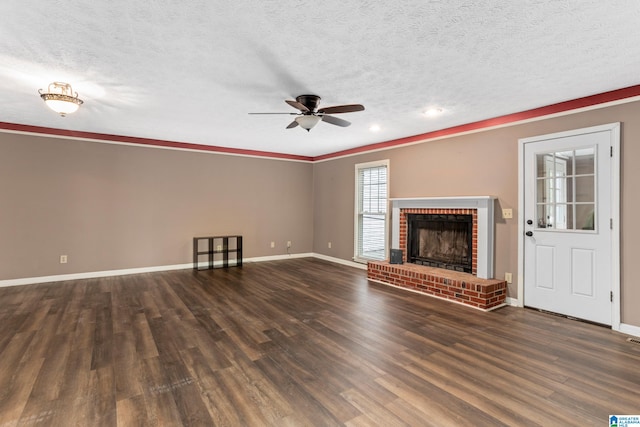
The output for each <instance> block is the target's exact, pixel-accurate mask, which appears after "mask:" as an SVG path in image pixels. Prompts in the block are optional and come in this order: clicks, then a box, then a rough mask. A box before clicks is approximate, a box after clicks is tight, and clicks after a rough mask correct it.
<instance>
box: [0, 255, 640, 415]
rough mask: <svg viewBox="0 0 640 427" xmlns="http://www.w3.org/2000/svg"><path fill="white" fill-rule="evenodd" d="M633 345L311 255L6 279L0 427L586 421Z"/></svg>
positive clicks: (638, 380)
mask: <svg viewBox="0 0 640 427" xmlns="http://www.w3.org/2000/svg"><path fill="white" fill-rule="evenodd" d="M638 366H640V346H638V345H637V344H633V343H629V342H627V341H626V336H624V335H623V334H620V333H617V332H613V331H611V330H610V329H607V328H603V327H600V326H596V325H592V324H588V323H582V322H577V321H574V320H569V319H565V318H562V317H558V316H554V315H551V314H548V313H541V312H538V311H535V310H525V309H519V308H514V307H504V308H501V309H498V310H495V311H493V312H490V313H484V312H480V311H478V310H474V309H471V308H468V307H464V306H460V305H457V304H452V303H449V302H447V301H442V300H437V299H433V298H429V297H428V296H424V295H418V294H413V293H410V292H406V291H403V290H400V289H396V288H393V287H390V286H385V285H380V284H377V283H373V282H368V281H367V279H366V272H364V271H363V270H360V269H354V268H351V267H348V266H343V265H339V264H333V263H329V262H326V261H322V260H318V259H312V258H305V259H288V260H281V261H272V262H262V263H247V264H245V265H244V266H243V267H241V268H230V269H218V270H209V271H201V272H196V271H193V270H191V269H188V270H177V271H167V272H159V273H145V274H139V275H129V276H118V277H104V278H95V279H87V280H77V281H65V282H60V283H51V284H36V285H27V286H19V287H7V288H0V426H2V427H4V426H13V425H25V426H28V425H47V426H54V427H56V426H67V425H77V426H89V425H90V426H97V427H102V426H127V427H128V426H131V425H134V426H136V425H139V426H186V425H206V426H211V425H213V426H232V427H236V426H249V427H251V426H261V427H262V426H344V425H348V426H371V425H384V426H385V427H386V426H403V425H407V426H453V425H456V426H458V425H463V426H465V425H467V426H474V427H475V426H501V425H509V426H515V425H517V426H545V427H546V426H553V425H569V426H591V425H594V426H595V425H604V424H605V423H606V422H607V417H608V415H609V414H615V413H618V414H634V413H637V412H638V410H639V408H640V406H639V404H638V402H640V370H639V369H638Z"/></svg>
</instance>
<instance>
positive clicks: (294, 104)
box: [284, 99, 310, 113]
mask: <svg viewBox="0 0 640 427" xmlns="http://www.w3.org/2000/svg"><path fill="white" fill-rule="evenodd" d="M284 102H286V103H287V104H289V105H291V106H292V107H293V108H297V109H298V110H300V111H302V112H303V113H306V112H307V111H310V110H309V109H308V108H307V107H306V106H305V105H304V104H301V103H299V102H298V101H292V100H290V99H285V100H284Z"/></svg>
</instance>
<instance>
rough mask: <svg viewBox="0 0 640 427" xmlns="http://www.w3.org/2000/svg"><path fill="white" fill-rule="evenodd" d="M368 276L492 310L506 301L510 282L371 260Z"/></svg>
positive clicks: (379, 280)
mask: <svg viewBox="0 0 640 427" xmlns="http://www.w3.org/2000/svg"><path fill="white" fill-rule="evenodd" d="M367 278H369V279H370V280H373V281H376V282H382V283H385V284H389V285H393V286H398V287H400V288H405V289H410V290H413V291H417V292H421V293H424V294H427V295H431V296H434V297H437V298H443V299H447V300H450V301H455V302H459V303H462V304H467V305H470V306H473V307H476V308H479V309H482V310H490V309H494V308H497V307H499V306H502V305H504V304H505V298H506V294H507V282H505V281H504V280H496V279H480V278H478V277H476V276H474V275H472V274H469V273H461V272H458V271H451V270H444V269H441V268H434V267H426V266H422V265H415V264H389V263H388V262H385V261H369V263H368V264H367Z"/></svg>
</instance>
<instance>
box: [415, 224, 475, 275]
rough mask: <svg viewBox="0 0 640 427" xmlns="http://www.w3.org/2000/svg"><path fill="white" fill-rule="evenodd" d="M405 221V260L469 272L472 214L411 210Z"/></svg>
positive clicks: (470, 268)
mask: <svg viewBox="0 0 640 427" xmlns="http://www.w3.org/2000/svg"><path fill="white" fill-rule="evenodd" d="M407 225H408V227H407V233H408V235H407V261H408V262H412V263H414V264H420V265H426V266H430V267H438V268H446V269H449V270H456V271H463V272H467V273H471V271H472V267H473V266H472V255H473V254H472V251H473V241H472V239H473V216H472V215H452V214H411V215H408V218H407Z"/></svg>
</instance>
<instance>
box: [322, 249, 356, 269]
mask: <svg viewBox="0 0 640 427" xmlns="http://www.w3.org/2000/svg"><path fill="white" fill-rule="evenodd" d="M311 256H313V257H314V258H318V259H323V260H325V261H330V262H335V263H336V264H342V265H347V266H349V267H355V268H359V269H360V270H366V269H367V264H362V263H359V262H355V261H348V260H345V259H341V258H334V257H332V256H328V255H322V254H316V253H313V254H311Z"/></svg>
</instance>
